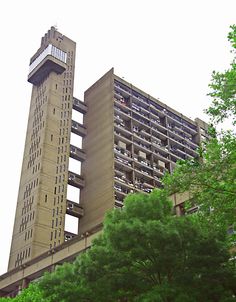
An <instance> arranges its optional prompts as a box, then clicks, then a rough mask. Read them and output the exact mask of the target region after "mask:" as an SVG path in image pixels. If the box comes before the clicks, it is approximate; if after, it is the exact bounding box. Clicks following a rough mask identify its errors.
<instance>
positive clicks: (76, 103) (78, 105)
mask: <svg viewBox="0 0 236 302" xmlns="http://www.w3.org/2000/svg"><path fill="white" fill-rule="evenodd" d="M73 109H75V110H77V111H79V112H80V113H83V114H85V113H86V112H87V111H88V107H87V105H85V103H84V102H81V101H80V100H78V99H76V98H73Z"/></svg>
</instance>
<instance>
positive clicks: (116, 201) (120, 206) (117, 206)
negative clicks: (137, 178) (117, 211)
mask: <svg viewBox="0 0 236 302" xmlns="http://www.w3.org/2000/svg"><path fill="white" fill-rule="evenodd" d="M123 205H124V204H123V200H118V199H117V198H116V197H115V207H116V208H122V207H123Z"/></svg>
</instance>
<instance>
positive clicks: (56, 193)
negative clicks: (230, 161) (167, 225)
mask: <svg viewBox="0 0 236 302" xmlns="http://www.w3.org/2000/svg"><path fill="white" fill-rule="evenodd" d="M75 52H76V45H75V42H73V41H72V40H70V39H69V38H67V37H66V36H64V35H62V34H60V33H59V32H58V31H57V30H56V29H55V28H54V27H52V28H51V29H50V30H49V31H48V32H47V34H45V36H44V37H43V38H42V41H41V46H40V48H39V49H38V51H37V52H36V53H35V55H34V56H33V57H32V58H31V60H30V71H29V77H28V81H29V82H30V83H32V85H33V87H32V96H31V104H30V111H29V120H28V128H27V134H26V142H25V150H24V157H23V165H22V173H21V180H20V186H19V195H18V201H17V208H16V215H15V224H14V231H13V237H12V245H11V252H10V260H9V270H12V269H14V268H19V267H20V266H21V265H23V264H24V263H26V262H28V263H29V262H30V260H32V259H34V258H35V257H37V256H38V255H40V254H43V253H44V252H46V251H50V250H52V249H53V248H56V247H58V246H60V245H61V244H62V243H64V242H65V241H69V240H70V239H72V238H74V237H76V235H82V234H84V233H85V232H87V231H89V230H91V229H93V228H95V227H96V226H98V225H101V224H102V221H103V218H104V214H105V212H106V211H107V210H109V209H112V208H114V207H122V205H123V200H124V197H125V196H126V195H127V194H128V193H132V192H146V193H148V192H150V191H151V190H152V189H153V188H155V187H161V185H162V182H161V178H162V176H163V175H164V173H165V172H166V171H170V172H171V171H172V170H173V169H174V167H175V164H176V162H177V161H178V160H181V159H188V158H194V157H196V156H197V152H196V150H197V148H198V146H199V144H200V142H201V140H202V139H205V138H206V137H207V131H206V130H207V125H206V124H205V123H204V122H202V121H201V120H199V119H196V120H195V121H192V120H191V119H189V118H187V117H185V116H184V115H182V114H180V113H178V112H176V111H175V110H174V109H172V108H169V107H168V106H167V105H165V104H163V103H162V102H160V101H159V100H157V99H155V98H153V97H152V96H150V95H148V94H147V93H144V92H143V91H141V90H140V89H138V88H136V87H134V86H133V85H131V84H129V83H127V82H126V81H124V80H123V79H121V78H119V77H118V76H116V75H115V74H114V72H113V69H111V70H110V71H109V72H107V73H106V74H105V75H104V76H103V77H102V78H101V79H99V80H98V81H97V82H96V83H95V84H94V85H92V86H91V87H90V88H89V89H88V90H87V91H86V92H85V98H84V102H81V101H79V100H78V99H76V98H74V97H73V86H74V66H75ZM74 111H75V112H79V113H81V114H84V122H79V121H78V120H73V118H72V113H73V112H74ZM72 133H73V134H72ZM72 135H73V136H80V137H82V138H83V139H82V148H80V146H79V145H77V144H73V143H72V140H71V137H72ZM71 158H73V160H75V161H80V162H81V173H80V171H79V170H78V172H76V171H71V170H70V168H69V162H70V159H71ZM69 186H72V187H74V188H76V189H77V190H78V193H77V195H76V197H75V198H74V199H71V198H69V197H68V188H69ZM177 210H178V206H177ZM66 215H70V216H73V217H75V218H76V219H77V222H78V226H79V227H78V231H76V232H74V233H72V232H68V231H67V230H66V229H65V217H66ZM79 237H80V236H78V238H79Z"/></svg>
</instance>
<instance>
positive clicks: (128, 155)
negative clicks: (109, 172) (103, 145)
mask: <svg viewBox="0 0 236 302" xmlns="http://www.w3.org/2000/svg"><path fill="white" fill-rule="evenodd" d="M114 151H115V152H117V153H120V154H122V155H125V156H127V157H131V153H130V151H128V150H126V149H124V148H122V147H119V146H117V145H114Z"/></svg>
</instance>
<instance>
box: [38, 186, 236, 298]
mask: <svg viewBox="0 0 236 302" xmlns="http://www.w3.org/2000/svg"><path fill="white" fill-rule="evenodd" d="M225 238H226V234H225V232H220V231H218V230H217V231H216V230H214V229H212V230H210V231H206V229H205V228H204V227H202V225H201V224H200V222H199V221H198V219H197V218H196V217H194V216H192V217H190V216H185V217H176V216H174V215H173V213H172V205H171V202H170V201H169V200H168V198H167V194H166V192H165V191H164V190H159V191H156V190H155V191H154V192H152V193H151V194H149V195H146V194H134V195H130V196H128V197H127V198H126V201H125V207H124V208H123V210H113V211H111V212H110V213H108V214H107V216H106V219H105V222H104V232H103V234H102V235H101V236H100V237H99V238H98V239H96V240H95V241H94V243H93V245H92V247H91V249H90V250H88V251H87V252H86V253H84V254H82V255H81V256H80V257H78V259H77V260H76V262H75V263H74V264H72V265H68V264H66V265H64V266H62V267H59V268H58V269H57V270H56V271H55V272H54V273H53V274H47V275H46V276H45V277H44V278H43V279H42V281H41V282H40V284H39V286H40V290H42V292H43V295H44V296H45V297H47V298H48V299H49V301H51V302H52V301H62V302H69V301H96V302H100V301H107V302H109V301H112V302H114V301H119V302H122V301H126V302H128V301H136V302H139V301H150V302H151V301H152V302H155V301H158V302H159V301H160V302H171V301H175V302H176V301H181V302H183V301H189V302H190V301H193V302H195V301H206V302H207V301H224V299H226V298H227V299H228V300H225V301H233V300H232V299H233V298H232V295H233V293H236V288H235V281H236V280H235V276H234V269H233V267H231V266H230V265H231V264H230V265H229V263H228V260H229V257H230V255H229V252H228V249H227V247H226V245H225ZM232 265H233V263H232ZM230 299H231V300H230Z"/></svg>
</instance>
